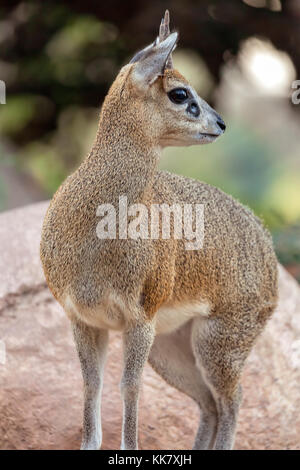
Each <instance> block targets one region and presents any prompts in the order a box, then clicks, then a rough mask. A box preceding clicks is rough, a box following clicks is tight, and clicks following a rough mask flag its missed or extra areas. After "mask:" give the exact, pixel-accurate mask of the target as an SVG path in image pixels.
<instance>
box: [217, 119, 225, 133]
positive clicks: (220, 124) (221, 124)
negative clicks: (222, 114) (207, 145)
mask: <svg viewBox="0 0 300 470" xmlns="http://www.w3.org/2000/svg"><path fill="white" fill-rule="evenodd" d="M217 124H218V126H219V128H220V129H221V131H222V132H225V129H226V125H225V122H224V121H223V119H222V118H219V119H218V120H217Z"/></svg>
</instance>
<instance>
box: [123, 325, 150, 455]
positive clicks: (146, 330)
mask: <svg viewBox="0 0 300 470" xmlns="http://www.w3.org/2000/svg"><path fill="white" fill-rule="evenodd" d="M154 331H155V330H154V325H153V324H152V323H151V322H149V321H148V322H146V323H144V324H139V325H134V326H132V327H131V328H130V329H128V330H127V331H125V332H124V335H123V341H124V369H123V375H122V381H121V393H122V398H123V425H122V443H121V449H122V450H133V449H137V448H138V445H137V427H138V399H139V388H140V383H141V377H142V372H143V368H144V365H145V363H146V362H147V359H148V356H149V352H150V349H151V346H152V343H153V340H154V334H155V333H154Z"/></svg>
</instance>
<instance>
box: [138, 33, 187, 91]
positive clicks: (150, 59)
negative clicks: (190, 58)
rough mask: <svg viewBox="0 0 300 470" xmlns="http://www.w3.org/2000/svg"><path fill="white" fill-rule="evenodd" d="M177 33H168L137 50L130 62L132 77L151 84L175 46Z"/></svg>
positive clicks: (162, 68) (161, 73) (160, 73)
mask: <svg viewBox="0 0 300 470" xmlns="http://www.w3.org/2000/svg"><path fill="white" fill-rule="evenodd" d="M177 39H178V33H176V32H175V33H172V34H170V35H169V36H168V37H167V38H166V39H165V40H164V41H162V42H159V41H158V40H156V41H155V42H154V43H153V44H151V45H150V46H148V47H146V48H145V49H143V50H142V51H140V52H138V53H137V54H136V55H135V56H134V58H133V59H132V60H131V61H130V63H134V64H135V65H134V68H133V72H132V73H133V77H134V79H135V80H137V81H138V82H140V83H143V84H145V85H151V84H152V83H153V82H154V81H155V80H156V79H157V77H159V76H161V75H163V74H164V69H165V67H166V64H167V62H168V59H169V57H170V55H171V53H172V51H173V50H174V49H175V47H176V42H177Z"/></svg>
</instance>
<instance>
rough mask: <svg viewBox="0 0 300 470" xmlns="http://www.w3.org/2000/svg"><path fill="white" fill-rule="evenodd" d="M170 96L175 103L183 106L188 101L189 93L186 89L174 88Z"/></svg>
mask: <svg viewBox="0 0 300 470" xmlns="http://www.w3.org/2000/svg"><path fill="white" fill-rule="evenodd" d="M168 96H169V98H170V100H171V101H173V103H176V104H181V103H184V102H185V101H186V100H187V99H188V92H187V90H186V89H185V88H174V90H171V91H169V93H168Z"/></svg>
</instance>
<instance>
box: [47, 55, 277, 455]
mask: <svg viewBox="0 0 300 470" xmlns="http://www.w3.org/2000/svg"><path fill="white" fill-rule="evenodd" d="M138 66H139V63H137V64H135V63H133V64H129V65H127V66H125V67H124V68H123V69H122V70H121V72H120V73H119V75H118V76H117V78H116V80H115V82H114V83H113V85H112V87H111V89H110V90H109V93H108V95H107V97H106V99H105V101H104V104H103V107H102V110H101V114H100V121H99V128H98V132H97V136H96V139H95V142H94V145H93V147H92V149H91V152H90V154H89V155H88V156H87V157H86V159H85V160H84V161H83V162H82V164H81V165H80V166H79V168H78V169H77V170H76V171H75V172H74V173H73V174H72V175H71V176H69V177H68V178H67V179H66V181H65V182H64V183H63V184H62V186H61V187H60V188H59V189H58V191H57V192H56V194H55V195H54V197H53V199H52V201H51V204H50V206H49V209H48V212H47V215H46V217H45V221H44V225H43V232H42V240H41V259H42V263H43V267H44V272H45V276H46V279H47V282H48V285H49V287H50V289H51V291H52V292H53V295H54V296H55V297H56V299H57V300H58V301H59V302H60V303H61V304H62V305H63V307H65V299H66V296H67V295H68V296H70V298H72V301H73V303H74V304H75V305H76V308H77V309H78V310H79V311H80V313H81V314H82V318H81V321H82V322H85V321H86V322H87V324H89V325H90V327H92V325H91V324H90V320H89V319H88V316H87V315H86V317H85V313H84V312H86V311H87V310H88V309H90V310H91V311H93V312H94V311H96V310H97V308H98V306H100V305H107V306H106V307H105V309H106V314H107V315H108V316H109V315H110V314H111V315H114V312H113V311H112V310H111V307H109V305H108V303H109V300H108V299H109V298H110V297H109V296H110V295H112V293H113V295H116V296H117V298H120V299H122V302H123V303H124V305H125V309H126V311H128V312H129V313H128V316H126V318H123V328H124V331H127V332H129V331H130V328H131V326H132V325H135V324H139V325H140V324H142V323H145V322H146V323H147V322H149V324H152V323H153V321H155V315H156V313H157V311H158V310H159V308H160V307H161V306H163V305H173V306H174V307H176V305H180V304H181V303H183V302H187V301H188V302H193V301H196V300H199V299H201V300H203V301H206V302H207V303H208V304H209V306H210V315H209V318H207V319H203V318H198V319H196V320H195V321H194V322H193V327H192V328H191V329H190V332H189V336H188V337H187V342H189V341H191V346H189V348H190V353H191V354H190V356H191V357H192V355H194V357H195V361H196V366H197V368H195V372H194V373H193V374H199V371H200V372H201V374H202V376H203V379H201V380H202V382H203V381H204V382H205V383H206V385H207V387H208V389H207V391H206V394H207V395H206V396H208V395H209V396H210V399H209V400H208V398H206V399H205V400H204V399H203V400H204V402H205V404H207V403H209V402H213V401H215V403H216V409H217V410H218V413H219V415H218V416H219V418H218V419H219V423H221V424H219V427H220V432H219V433H217V439H216V444H215V446H216V448H228V447H229V446H231V445H232V442H233V434H234V426H235V425H234V424H232V423H231V421H232V422H235V415H236V414H237V410H238V406H239V403H240V388H239V378H240V374H241V370H242V366H243V364H244V361H245V359H246V357H247V355H248V353H249V351H250V349H251V347H252V345H253V343H254V341H255V338H256V337H257V335H258V334H259V332H260V331H261V329H262V328H263V326H264V325H265V322H266V320H267V319H268V318H269V316H270V315H271V313H272V311H273V310H274V307H275V305H276V302H277V261H276V257H275V255H274V251H273V246H272V241H271V237H270V235H269V233H268V231H267V230H266V229H265V228H264V227H263V225H262V223H261V222H260V220H259V219H258V218H257V217H255V216H254V215H253V214H252V212H251V211H250V210H249V209H248V208H246V207H244V206H242V205H241V204H239V203H238V202H237V201H235V200H234V199H233V198H232V197H231V196H228V195H226V194H225V193H223V192H222V191H221V190H219V189H217V188H215V187H213V186H210V185H208V184H206V183H203V182H200V181H196V180H192V179H189V178H184V177H183V176H178V175H175V174H170V173H168V172H163V171H158V169H157V165H158V161H159V157H160V149H161V147H163V146H165V145H174V144H176V139H179V140H180V139H183V138H185V137H184V136H185V135H191V133H192V132H194V131H193V129H194V127H195V125H197V126H198V125H199V126H200V125H202V126H204V124H203V123H204V119H205V118H206V116H208V117H207V120H206V121H205V122H206V123H205V126H204V127H205V128H204V127H203V128H204V131H205V132H214V128H213V127H212V126H214V125H215V124H214V123H213V124H211V122H212V120H213V119H217V117H218V115H217V114H216V113H215V111H213V110H212V109H211V108H209V107H208V105H207V104H206V103H205V102H203V101H202V100H200V98H199V101H198V102H199V106H200V107H201V110H202V116H200V118H199V120H198V121H197V122H196V121H195V119H192V118H189V117H186V115H183V114H181V115H180V118H179V117H178V116H179V115H178V111H177V110H176V109H175V107H173V108H172V107H171V104H170V103H169V100H168V97H167V93H166V92H168V91H169V90H170V89H172V88H175V87H178V86H189V85H188V82H187V81H186V80H185V79H184V78H183V77H182V76H181V75H180V74H179V72H177V71H175V70H173V69H172V70H166V71H165V72H164V75H163V76H158V77H157V78H156V80H155V81H154V82H153V83H151V85H149V86H148V87H145V85H143V84H141V83H140V82H139V81H138V79H137V78H136V77H137V74H136V70H138ZM135 74H136V75H135ZM197 99H198V98H197ZM182 113H183V112H182ZM201 123H202V124H201ZM211 129H213V130H211ZM201 132H203V130H201ZM189 138H190V137H189ZM174 139H175V140H174ZM184 142H185V141H183V144H184ZM120 195H126V196H127V198H128V204H132V203H136V202H139V203H144V204H145V205H146V206H148V207H150V204H151V203H167V204H170V205H172V204H173V203H180V204H183V203H189V204H199V203H201V204H204V210H205V232H204V233H205V238H204V246H203V248H202V249H200V250H195V251H187V250H185V248H184V241H183V240H174V239H171V240H161V239H159V240H130V239H128V240H118V239H116V240H100V239H99V238H98V237H97V235H96V225H97V223H98V218H97V217H96V210H97V207H98V206H99V205H100V204H102V203H111V204H113V205H115V207H117V206H118V198H119V196H120ZM115 305H117V302H116V303H115ZM115 308H116V309H117V307H115ZM120 309H121V307H120ZM121 310H122V309H121ZM121 310H120V312H119V313H118V312H115V314H116V315H120V317H121V316H122V311H121ZM67 313H68V314H69V315H70V318H71V320H72V321H75V318H74V317H73V316H72V314H70V312H67ZM76 321H78V318H77V320H76ZM80 331H82V328H81V330H80ZM128 334H129V333H128ZM137 337H139V336H137ZM135 338H136V337H135ZM135 341H136V339H135ZM149 344H150V343H149ZM144 349H145V351H148V349H147V347H146V346H145V348H144ZM158 349H159V348H158V343H157V350H158ZM154 350H156V343H154V346H153V349H152V351H153V354H151V353H150V362H151V364H152V365H153V367H155V368H156V370H158V372H159V373H161V375H162V376H164V377H165V378H166V380H167V381H168V382H169V383H172V384H173V385H174V386H176V387H177V388H179V389H182V390H183V391H186V390H185V389H184V386H183V385H178V383H177V382H176V380H175V378H174V377H175V375H174V374H175V373H174V374H173V375H172V373H166V369H165V366H162V362H161V361H160V360H158V359H157V358H156V356H155V355H154ZM137 354H138V353H137ZM161 354H163V351H162V349H161ZM144 355H145V358H146V356H147V354H146V352H145V354H144ZM144 355H143V357H144ZM134 357H135V360H136V357H138V355H137V356H134ZM170 367H171V365H170ZM184 367H185V366H184ZM186 367H190V368H191V367H194V365H192V364H191V363H189V365H187V366H186ZM170 370H171V369H170ZM193 374H191V375H193ZM183 375H184V374H183ZM170 377H171V378H170ZM172 377H173V378H172ZM180 380H181V379H180ZM189 380H190V379H189ZM123 382H124V381H123ZM126 383H127V382H126ZM195 387H198V385H197V384H195ZM202 389H203V385H201V387H200V388H199V397H200V395H201V393H202V392H201V390H202ZM126 390H127V389H126ZM195 390H196V388H195ZM197 390H198V388H197ZM128 393H129V392H128V390H127V391H126V392H125V395H126V397H127V395H128ZM186 393H188V394H190V395H191V396H192V395H193V394H192V393H190V392H187V391H186ZM129 395H130V394H129ZM129 395H128V396H129ZM130 396H131V398H130V399H132V400H136V399H137V398H136V394H135V393H133V395H130ZM203 396H204V395H203ZM132 397H134V398H132ZM212 397H213V398H212ZM193 398H194V399H195V397H194V396H193ZM203 400H201V399H200V398H199V404H200V405H201V402H202V401H203ZM132 403H133V402H132ZM202 404H203V403H202ZM205 404H204V407H205V406H206V405H205ZM212 408H215V407H210V409H212ZM224 410H225V411H224ZM226 410H227V411H226ZM210 413H213V411H210ZM226 413H227V414H226ZM127 414H128V409H127ZM223 415H224V416H225V418H226V417H227V418H226V419H225V418H224V419H223V418H222V419H221V418H220V416H223ZM125 416H127V415H126V413H125ZM212 416H213V415H212V414H208V415H207V422H209V423H210V425H209V426H211V428H210V429H211V431H210V434H209V435H211V438H210V439H213V431H212V429H213V428H212V426H213V424H211V423H212V422H214V423H215V421H216V420H215V418H213V419H212ZM228 416H230V418H228ZM127 418H128V417H127ZM127 418H126V419H127ZM124 419H125V418H124ZM126 419H125V421H126ZM214 420H215V421H214ZM226 420H227V421H226ZM230 423H231V424H230ZM203 426H204V425H203ZM203 426H202V428H201V429H200V428H199V431H198V437H197V439H196V442H197V443H198V444H195V445H196V446H198V447H200V448H201V447H202V446H203V447H204V446H206V445H208V440H207V438H204V434H205V433H207V432H208V427H205V426H204V427H203ZM207 426H208V425H207ZM214 426H216V423H215V424H214ZM125 427H126V425H125ZM228 429H229V430H230V432H229V431H228ZM130 433H131V431H130V432H129V434H130ZM226 433H227V434H226ZM229 434H230V436H229V437H228V436H227V435H229ZM224 436H227V437H224ZM125 437H126V433H125ZM125 441H126V439H125ZM97 442H98V441H97ZM204 442H205V444H204ZM211 442H212V441H211ZM210 445H212V444H210ZM124 446H125V447H126V446H129V447H131V448H134V446H135V444H134V438H130V439H129V440H128V441H127V444H126V442H125V444H124Z"/></svg>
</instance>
